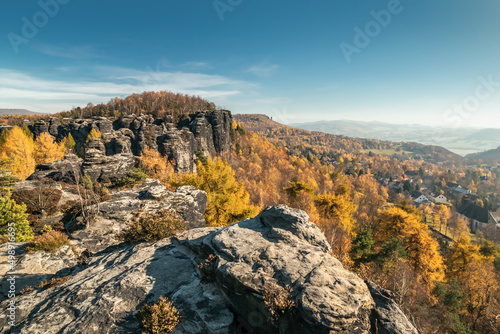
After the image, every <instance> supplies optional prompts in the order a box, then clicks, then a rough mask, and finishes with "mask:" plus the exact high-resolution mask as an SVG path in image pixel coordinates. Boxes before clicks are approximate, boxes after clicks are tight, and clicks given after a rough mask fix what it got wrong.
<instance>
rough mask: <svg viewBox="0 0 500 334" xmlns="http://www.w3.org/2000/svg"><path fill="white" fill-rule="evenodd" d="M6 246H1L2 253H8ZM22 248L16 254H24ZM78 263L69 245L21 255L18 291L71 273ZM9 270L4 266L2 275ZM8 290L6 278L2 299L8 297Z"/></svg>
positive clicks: (16, 268)
mask: <svg viewBox="0 0 500 334" xmlns="http://www.w3.org/2000/svg"><path fill="white" fill-rule="evenodd" d="M6 246H7V245H6V244H5V245H2V246H1V247H0V252H1V253H2V254H6V253H7V252H6V251H7V249H6ZM22 248H23V247H22V246H21V247H19V249H18V250H17V251H16V254H18V255H20V254H23V253H24V251H23V250H22ZM5 260H6V259H5ZM77 264H78V262H77V260H76V255H75V253H73V250H72V249H71V247H70V246H68V245H65V246H63V247H61V248H59V249H58V250H57V251H55V252H54V253H47V252H44V251H38V252H34V253H32V254H26V255H24V256H23V257H21V258H20V260H19V261H18V262H17V263H16V265H15V272H16V275H15V277H16V284H15V287H16V293H19V291H21V290H24V289H25V288H27V287H36V286H37V285H39V284H40V283H42V282H43V281H46V280H48V281H50V279H51V278H53V277H54V276H57V277H62V276H66V275H69V274H70V273H71V271H72V269H70V268H74V267H75V266H76V265H77ZM8 270H9V268H7V267H3V268H2V270H1V271H2V272H1V274H2V276H4V275H5V274H6V273H7V271H8ZM8 291H9V282H8V281H7V280H5V279H4V280H2V282H1V293H0V300H4V299H6V298H7V292H8Z"/></svg>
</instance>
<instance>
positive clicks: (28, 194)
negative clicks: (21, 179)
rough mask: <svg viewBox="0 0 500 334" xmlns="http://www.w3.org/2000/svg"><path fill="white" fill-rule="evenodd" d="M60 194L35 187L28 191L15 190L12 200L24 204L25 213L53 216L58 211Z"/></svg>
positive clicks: (58, 191) (55, 190)
mask: <svg viewBox="0 0 500 334" xmlns="http://www.w3.org/2000/svg"><path fill="white" fill-rule="evenodd" d="M61 196H62V192H61V191H60V190H59V189H54V188H43V187H37V188H35V189H30V190H17V191H14V192H13V193H12V198H13V199H14V200H15V201H16V202H17V203H24V204H26V211H27V212H29V213H34V214H42V213H47V214H53V213H55V212H56V211H57V210H58V205H59V201H60V200H61Z"/></svg>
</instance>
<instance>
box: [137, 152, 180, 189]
mask: <svg viewBox="0 0 500 334" xmlns="http://www.w3.org/2000/svg"><path fill="white" fill-rule="evenodd" d="M140 160H141V168H142V170H144V171H145V172H146V174H148V176H150V177H152V178H155V179H158V180H160V181H162V182H168V181H169V179H170V177H171V176H172V175H173V174H174V166H173V164H172V163H171V162H170V161H168V158H167V157H164V156H162V155H161V153H160V152H158V151H156V150H153V149H152V148H149V147H147V148H146V149H144V150H143V151H142V152H141V158H140Z"/></svg>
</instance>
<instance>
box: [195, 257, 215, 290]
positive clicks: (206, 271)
mask: <svg viewBox="0 0 500 334" xmlns="http://www.w3.org/2000/svg"><path fill="white" fill-rule="evenodd" d="M216 268H217V256H215V255H214V254H210V255H209V256H208V258H207V259H205V262H204V263H200V264H199V265H198V269H200V272H201V282H202V283H210V282H213V281H214V280H215V277H214V276H215V269H216Z"/></svg>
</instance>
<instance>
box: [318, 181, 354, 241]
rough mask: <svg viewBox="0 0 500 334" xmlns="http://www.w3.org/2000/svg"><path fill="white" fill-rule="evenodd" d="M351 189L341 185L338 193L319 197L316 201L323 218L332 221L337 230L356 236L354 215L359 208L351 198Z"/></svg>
mask: <svg viewBox="0 0 500 334" xmlns="http://www.w3.org/2000/svg"><path fill="white" fill-rule="evenodd" d="M350 192H351V189H350V188H349V187H348V186H346V185H343V184H341V185H340V186H339V187H338V188H337V190H336V193H327V194H324V195H319V196H318V197H317V198H316V200H315V203H316V207H317V208H318V210H319V212H320V214H321V215H322V218H324V219H328V220H331V222H332V223H333V225H334V226H335V227H336V228H342V229H343V230H344V231H345V232H346V233H347V234H348V235H349V236H353V235H354V227H355V226H354V220H353V218H352V215H353V213H354V211H356V208H357V206H356V205H355V204H354V203H353V201H352V199H351V197H350Z"/></svg>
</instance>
